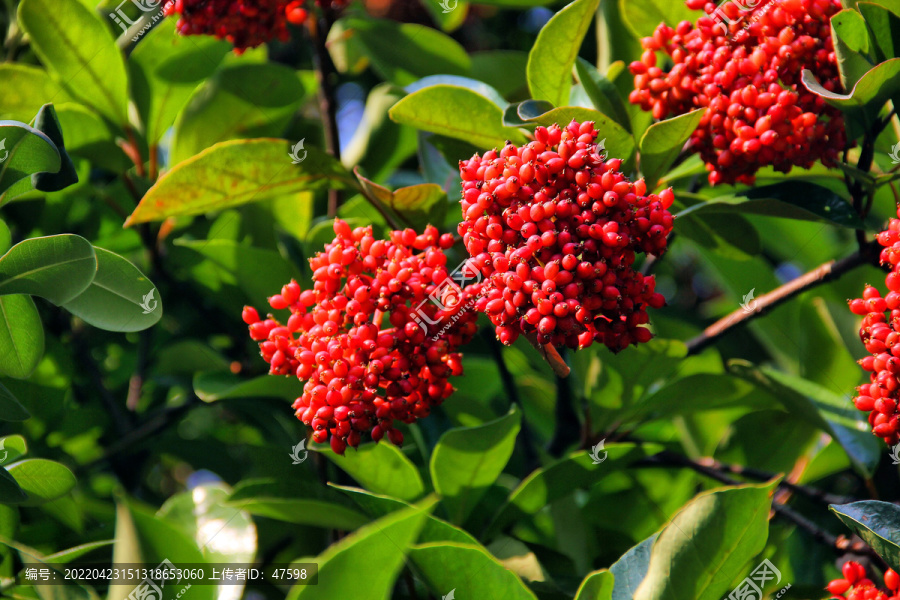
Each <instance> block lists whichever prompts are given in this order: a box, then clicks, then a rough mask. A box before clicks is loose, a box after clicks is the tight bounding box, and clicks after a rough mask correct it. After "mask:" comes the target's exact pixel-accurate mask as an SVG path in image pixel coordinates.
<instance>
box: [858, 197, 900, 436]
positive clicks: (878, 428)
mask: <svg viewBox="0 0 900 600" xmlns="http://www.w3.org/2000/svg"><path fill="white" fill-rule="evenodd" d="M898 216H900V212H898ZM876 239H877V240H878V243H879V244H881V245H882V246H884V249H883V250H882V251H881V262H882V264H890V265H891V266H892V271H891V272H890V273H888V275H887V277H885V283H886V284H887V288H888V294H887V295H886V296H885V297H883V298H882V297H881V293H880V292H879V291H878V289H877V288H875V287H872V286H866V289H865V290H864V291H863V297H862V298H856V299H854V300H850V310H851V311H852V312H853V313H854V314H857V315H860V316H863V317H864V319H863V322H862V325H860V329H859V337H860V339H861V340H862V342H863V344H865V346H866V350H868V351H869V352H871V353H872V356H867V357H865V358H863V359H862V360H860V361H859V364H860V365H861V366H862V368H863V369H865V370H866V371H870V372H871V375H870V381H871V383H866V384H863V385H861V386H859V387H857V388H856V391H857V392H858V394H859V395H858V396H856V397H855V398H854V399H853V403H854V404H855V405H856V408H858V409H859V410H861V411H865V412H869V411H871V412H869V423H870V424H871V425H872V431H873V433H874V434H875V435H877V436H878V437H880V438H883V439H884V441H885V442H886V443H887V444H888V445H894V444H896V443H897V442H898V441H900V412H898V411H897V403H898V401H900V266H898V264H900V219H891V221H890V224H889V225H888V228H887V230H885V231H882V232H881V233H879V234H878V235H877V236H876ZM888 311H889V314H888V315H887V316H886V315H885V313H888Z"/></svg>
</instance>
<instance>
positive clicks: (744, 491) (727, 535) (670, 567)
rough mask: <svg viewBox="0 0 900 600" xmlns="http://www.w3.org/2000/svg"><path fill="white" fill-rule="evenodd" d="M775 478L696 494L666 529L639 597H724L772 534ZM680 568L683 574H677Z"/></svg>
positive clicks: (636, 598) (656, 544)
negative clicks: (764, 481) (770, 481)
mask: <svg viewBox="0 0 900 600" xmlns="http://www.w3.org/2000/svg"><path fill="white" fill-rule="evenodd" d="M774 487H775V483H774V482H773V483H766V484H759V485H747V486H740V487H733V488H726V489H719V490H713V491H710V492H706V493H701V494H699V495H698V496H696V497H695V498H694V499H693V500H692V501H691V502H690V503H688V505H687V506H685V507H684V508H683V509H681V510H680V511H679V512H678V514H676V515H675V516H674V517H673V518H672V520H671V521H670V522H669V524H668V525H666V527H665V528H664V529H663V530H662V531H661V532H660V534H659V537H658V538H657V539H656V542H654V544H653V549H652V550H651V551H650V565H649V567H648V569H647V575H646V577H644V580H643V581H642V582H641V584H640V585H639V586H638V589H637V592H636V593H635V595H634V600H657V599H659V600H663V599H665V600H670V599H671V600H675V599H681V598H683V599H685V600H720V599H721V598H722V597H723V596H725V595H726V594H727V593H728V592H729V590H730V589H731V585H732V582H733V581H734V580H735V578H736V577H737V576H738V575H739V574H740V573H741V572H742V571H743V570H744V569H745V568H746V565H747V562H748V561H749V560H750V559H751V558H753V557H754V556H756V555H757V554H759V553H760V552H761V551H762V549H763V548H764V547H765V545H766V539H767V538H768V535H769V509H770V508H771V506H772V500H771V497H770V496H771V493H772V490H773V489H774ZM672 573H677V574H678V577H672V576H671V574H672Z"/></svg>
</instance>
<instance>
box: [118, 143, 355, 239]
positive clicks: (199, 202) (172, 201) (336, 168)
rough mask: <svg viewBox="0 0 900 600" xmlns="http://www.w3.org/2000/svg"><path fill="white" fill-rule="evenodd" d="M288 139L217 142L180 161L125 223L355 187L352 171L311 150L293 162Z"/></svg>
mask: <svg viewBox="0 0 900 600" xmlns="http://www.w3.org/2000/svg"><path fill="white" fill-rule="evenodd" d="M291 148H292V146H291V144H290V143H289V142H288V141H287V140H276V139H258V140H231V141H227V142H221V143H219V144H216V145H215V146H213V147H211V148H209V149H207V150H204V151H203V152H201V153H200V154H198V155H196V156H194V157H192V158H189V159H188V160H186V161H184V162H182V163H179V164H178V165H177V166H175V167H174V168H173V169H172V170H171V171H169V172H168V173H166V174H165V175H163V176H162V177H161V178H160V179H159V181H157V182H156V184H155V185H154V186H153V187H151V188H150V189H149V190H148V191H147V193H146V194H145V195H144V197H143V199H141V203H140V204H139V205H138V207H137V208H136V209H135V210H134V212H133V213H132V214H131V216H130V217H128V220H126V221H125V224H126V226H127V225H135V224H137V223H147V222H150V221H160V220H162V219H165V218H167V217H174V216H188V215H199V214H203V213H205V212H209V211H219V210H222V209H225V208H231V207H232V206H239V205H241V204H246V203H248V202H256V201H258V200H265V199H267V198H272V197H277V196H283V195H285V194H290V193H294V192H299V191H302V190H318V189H325V188H332V189H344V188H348V187H351V188H352V187H354V186H355V184H356V182H355V181H354V180H353V178H352V175H350V173H348V172H347V171H346V170H344V168H343V167H342V166H341V164H340V163H339V162H337V161H336V160H334V159H333V158H332V157H330V156H328V155H327V154H326V153H325V152H322V151H321V150H317V149H316V148H312V147H308V148H305V150H304V151H305V152H306V153H307V154H306V158H305V159H303V160H302V161H301V162H300V163H298V164H292V160H291Z"/></svg>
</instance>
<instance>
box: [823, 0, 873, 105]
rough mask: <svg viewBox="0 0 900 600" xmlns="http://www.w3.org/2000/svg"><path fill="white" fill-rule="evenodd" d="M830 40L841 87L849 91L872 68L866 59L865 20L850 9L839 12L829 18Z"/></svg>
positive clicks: (867, 40) (866, 37)
mask: <svg viewBox="0 0 900 600" xmlns="http://www.w3.org/2000/svg"><path fill="white" fill-rule="evenodd" d="M831 39H832V40H833V43H834V54H835V58H836V59H837V63H838V71H839V73H840V77H841V86H842V87H843V88H844V89H845V90H846V89H850V88H852V87H853V85H854V84H855V83H856V82H857V81H859V78H860V77H862V76H863V75H864V74H865V73H866V71H868V70H869V69H871V68H872V63H871V62H869V60H868V59H867V56H868V54H869V31H868V29H866V21H865V19H863V17H862V15H860V14H859V13H858V12H857V11H855V10H852V9H845V10H842V11H840V12H839V13H837V14H836V15H834V16H832V17H831Z"/></svg>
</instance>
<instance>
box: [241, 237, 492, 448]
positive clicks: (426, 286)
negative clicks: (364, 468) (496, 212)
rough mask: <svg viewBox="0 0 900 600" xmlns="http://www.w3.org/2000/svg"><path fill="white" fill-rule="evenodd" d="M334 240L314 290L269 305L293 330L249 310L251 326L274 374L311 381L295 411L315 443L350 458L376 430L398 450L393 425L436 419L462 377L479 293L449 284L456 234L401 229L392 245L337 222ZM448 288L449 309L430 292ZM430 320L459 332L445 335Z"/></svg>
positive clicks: (314, 262) (294, 290)
mask: <svg viewBox="0 0 900 600" xmlns="http://www.w3.org/2000/svg"><path fill="white" fill-rule="evenodd" d="M334 232H335V234H336V237H335V239H334V241H332V242H331V243H329V244H326V245H325V249H324V251H323V252H320V253H318V254H316V256H315V257H313V258H311V259H310V261H309V264H310V267H311V268H312V271H313V288H312V289H311V290H301V289H300V286H299V285H298V284H297V282H295V281H292V282H290V283H288V284H287V285H285V286H284V287H283V288H282V290H281V293H280V294H278V295H275V296H272V297H271V298H269V304H270V305H271V307H272V308H273V309H275V310H283V309H288V310H290V312H291V316H290V318H288V320H287V324H286V325H282V324H281V322H279V321H278V320H276V319H275V318H274V317H272V316H269V318H267V319H265V320H262V319H260V317H259V314H258V313H257V311H256V309H254V308H252V307H249V306H248V307H245V308H244V313H243V319H244V322H246V323H247V324H248V325H249V326H250V337H251V338H252V339H253V340H255V341H258V342H259V347H260V350H261V353H262V356H263V359H265V361H266V362H268V363H269V364H270V366H271V367H270V370H269V373H270V374H272V375H296V376H297V377H298V378H299V379H300V380H302V381H304V382H305V384H304V387H303V395H302V396H301V397H299V398H297V400H296V401H295V402H294V404H293V408H294V410H295V411H296V415H297V418H299V419H300V420H301V421H303V422H304V423H305V424H306V425H309V426H310V427H312V429H313V439H314V440H315V441H316V442H320V443H322V442H324V441H325V440H326V439H329V437H330V440H331V448H332V449H333V450H334V451H335V452H337V453H343V452H344V449H345V448H346V447H347V446H348V445H349V446H352V447H356V446H358V445H359V443H360V441H361V437H362V434H363V433H365V432H369V431H370V432H371V436H372V439H373V440H375V441H376V442H377V441H378V440H380V439H381V438H382V437H383V436H384V435H387V436H388V439H390V440H391V442H393V443H394V444H396V445H398V446H399V445H400V444H402V443H403V434H402V433H401V432H400V431H399V430H398V429H395V428H394V422H395V421H402V422H404V423H412V422H413V421H415V420H416V419H420V418H422V417H426V416H428V414H429V412H430V411H431V407H432V406H435V405H438V404H440V403H441V402H443V400H444V399H445V398H446V397H447V396H449V395H450V393H451V392H452V391H453V387H452V386H451V385H450V383H448V381H447V378H448V377H449V376H450V375H454V376H458V375H461V374H462V357H461V355H460V354H459V353H457V352H456V350H457V348H459V346H461V345H462V344H465V343H467V342H469V341H470V340H471V338H472V336H473V335H474V333H475V330H476V324H475V320H476V317H477V315H476V314H475V313H474V312H472V311H464V310H462V308H463V307H464V306H465V305H466V304H467V303H469V302H470V301H471V294H472V293H473V289H472V288H465V289H462V290H460V289H459V288H451V287H450V286H447V285H446V280H447V278H448V272H447V268H446V263H447V257H446V255H445V254H444V252H443V250H444V249H446V248H449V247H450V246H451V245H453V236H452V235H450V234H444V235H439V234H438V231H437V229H436V228H435V227H433V226H430V225H429V226H428V227H426V229H425V232H424V233H423V234H422V235H417V234H416V232H415V231H413V230H412V229H406V230H403V231H393V232H391V234H390V240H389V241H385V240H377V239H375V238H374V237H373V235H372V228H371V227H365V228H364V227H357V228H356V229H353V230H351V228H350V226H349V225H348V224H347V223H346V222H345V221H341V220H339V219H337V220H335V223H334ZM448 289H450V290H455V291H451V293H450V294H449V295H450V297H451V300H452V301H449V300H446V298H447V294H444V298H445V301H444V302H443V303H438V302H432V301H431V299H430V295H431V294H433V293H438V292H440V291H441V290H444V291H447V290H448ZM421 315H424V317H422V316H421ZM423 319H424V321H427V322H428V323H432V324H434V323H440V322H442V321H444V320H446V322H447V323H448V324H450V323H452V324H451V325H450V326H449V327H447V329H446V331H445V332H444V333H443V334H441V335H440V336H439V335H436V334H437V333H438V331H427V326H426V325H425V324H424V322H423ZM385 321H386V322H385ZM437 326H438V325H434V327H437ZM329 434H330V435H329Z"/></svg>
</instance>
